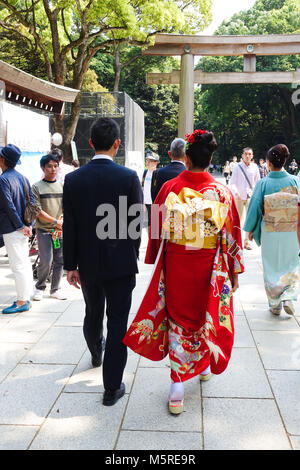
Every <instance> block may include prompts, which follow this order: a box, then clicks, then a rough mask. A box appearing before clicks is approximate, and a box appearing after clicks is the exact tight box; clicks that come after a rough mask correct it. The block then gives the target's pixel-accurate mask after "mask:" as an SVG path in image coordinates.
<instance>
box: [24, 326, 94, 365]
mask: <svg viewBox="0 0 300 470" xmlns="http://www.w3.org/2000/svg"><path fill="white" fill-rule="evenodd" d="M85 349H86V343H85V341H84V338H83V334H82V328H80V327H78V326H75V327H69V328H68V327H64V326H54V327H53V328H50V330H48V331H47V332H46V333H45V335H44V336H43V338H42V339H41V340H40V341H39V342H38V343H37V344H36V345H34V346H33V347H32V348H31V350H30V352H29V353H28V354H27V355H26V357H25V358H24V359H23V361H22V362H24V363H28V362H30V363H36V364H77V363H78V362H79V360H80V358H81V356H82V355H83V353H84V351H85Z"/></svg>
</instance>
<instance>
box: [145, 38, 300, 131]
mask: <svg viewBox="0 0 300 470" xmlns="http://www.w3.org/2000/svg"><path fill="white" fill-rule="evenodd" d="M143 54H144V55H160V56H179V55H180V56H181V70H173V72H171V73H148V74H147V84H149V85H161V84H180V94H179V115H178V136H179V137H184V135H185V134H186V133H187V132H188V133H190V132H193V130H194V84H195V83H197V84H237V83H243V84H245V83H256V84H257V83H297V82H300V69H297V70H295V71H290V72H257V71H256V57H257V56H259V55H269V56H274V55H296V54H300V34H286V35H284V34H278V35H277V34H276V35H275V34H274V35H262V36H194V35H193V36H191V35H176V34H157V35H156V36H155V44H154V45H153V46H151V47H149V48H148V49H146V50H145V51H144V52H143ZM195 55H196V56H244V70H243V72H218V73H204V72H202V71H201V70H196V71H194V56H195Z"/></svg>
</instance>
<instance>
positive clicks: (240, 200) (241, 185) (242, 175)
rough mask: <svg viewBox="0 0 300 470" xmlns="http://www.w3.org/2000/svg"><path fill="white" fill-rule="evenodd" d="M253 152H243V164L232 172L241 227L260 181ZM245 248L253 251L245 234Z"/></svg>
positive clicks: (232, 185) (232, 189)
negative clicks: (253, 160) (253, 161)
mask: <svg viewBox="0 0 300 470" xmlns="http://www.w3.org/2000/svg"><path fill="white" fill-rule="evenodd" d="M252 159H253V150H252V149H251V148H249V147H247V148H245V149H244V150H243V154H242V161H241V163H238V164H236V165H235V166H234V167H233V170H232V176H231V180H230V189H231V191H232V192H233V195H234V197H235V201H236V205H237V210H238V213H239V216H240V221H241V226H242V220H243V216H245V217H246V215H247V210H248V206H249V202H250V198H251V196H252V193H253V190H254V187H255V185H256V183H257V182H258V181H259V180H260V174H259V170H258V166H257V165H256V163H252V162H251V160H252ZM244 248H246V249H247V250H252V244H251V242H250V240H249V234H248V233H247V232H245V241H244Z"/></svg>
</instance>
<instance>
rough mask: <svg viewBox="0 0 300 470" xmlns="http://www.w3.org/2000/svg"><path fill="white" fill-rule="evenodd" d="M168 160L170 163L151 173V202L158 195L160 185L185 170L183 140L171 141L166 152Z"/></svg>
mask: <svg viewBox="0 0 300 470" xmlns="http://www.w3.org/2000/svg"><path fill="white" fill-rule="evenodd" d="M168 155H169V158H170V160H171V163H169V165H167V166H165V167H164V168H160V169H159V170H154V171H153V173H152V179H151V199H152V202H154V201H155V198H156V196H157V195H158V193H159V191H160V189H161V187H162V185H163V184H164V183H165V182H166V181H169V180H171V179H172V178H175V177H176V176H178V175H179V174H180V173H182V172H183V171H184V170H185V164H184V157H185V140H183V139H180V138H176V139H174V140H173V141H172V143H171V145H170V150H169V151H168Z"/></svg>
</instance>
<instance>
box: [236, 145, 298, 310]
mask: <svg viewBox="0 0 300 470" xmlns="http://www.w3.org/2000/svg"><path fill="white" fill-rule="evenodd" d="M289 156H290V152H289V149H288V148H287V146H286V145H283V144H279V145H276V146H275V147H272V148H270V150H269V151H268V152H267V157H266V160H267V165H268V168H269V170H270V172H269V174H268V175H267V176H266V177H265V178H263V179H262V180H260V181H259V182H258V183H257V185H256V186H255V190H254V193H253V196H252V198H251V201H250V205H249V208H248V213H247V219H246V223H245V226H244V230H246V231H247V232H250V234H249V238H250V239H251V240H252V239H254V240H255V241H256V243H257V245H258V246H260V245H261V255H262V263H263V272H264V283H265V289H266V294H267V297H268V302H269V308H270V311H271V313H273V314H274V315H280V313H281V311H282V307H283V308H284V310H285V312H286V313H288V314H290V315H294V313H295V309H294V305H293V301H294V300H297V292H298V288H299V275H298V267H299V257H298V252H299V243H300V209H299V197H300V196H299V195H300V181H299V179H298V178H297V177H296V176H293V175H290V174H289V173H287V172H286V171H285V170H284V165H285V163H286V161H287V159H288V158H289Z"/></svg>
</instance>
